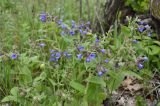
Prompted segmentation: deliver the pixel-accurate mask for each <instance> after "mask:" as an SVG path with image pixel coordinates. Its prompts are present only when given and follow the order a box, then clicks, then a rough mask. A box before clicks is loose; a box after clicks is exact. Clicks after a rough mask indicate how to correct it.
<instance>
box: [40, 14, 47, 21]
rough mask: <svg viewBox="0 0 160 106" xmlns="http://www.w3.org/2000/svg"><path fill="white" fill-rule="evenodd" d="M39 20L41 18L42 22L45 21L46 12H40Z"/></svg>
mask: <svg viewBox="0 0 160 106" xmlns="http://www.w3.org/2000/svg"><path fill="white" fill-rule="evenodd" d="M40 20H41V21H42V22H46V14H45V13H42V14H41V15H40Z"/></svg>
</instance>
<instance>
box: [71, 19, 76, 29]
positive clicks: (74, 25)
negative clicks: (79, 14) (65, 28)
mask: <svg viewBox="0 0 160 106" xmlns="http://www.w3.org/2000/svg"><path fill="white" fill-rule="evenodd" d="M75 27H76V24H75V21H73V20H72V28H75Z"/></svg>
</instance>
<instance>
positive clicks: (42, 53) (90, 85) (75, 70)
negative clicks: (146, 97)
mask: <svg viewBox="0 0 160 106" xmlns="http://www.w3.org/2000/svg"><path fill="white" fill-rule="evenodd" d="M15 1H16V2H13V1H12V0H11V1H10V0H2V1H1V3H2V9H3V12H2V22H3V23H2V26H3V27H2V28H1V29H2V30H1V31H2V34H1V35H0V38H2V39H0V40H1V41H0V44H1V45H2V46H0V73H1V74H0V94H2V95H0V99H1V102H3V103H4V102H6V103H9V104H11V105H12V104H13V105H24V106H35V105H36V106H41V105H42V106H60V105H64V106H100V105H101V104H102V102H103V100H105V99H106V97H107V98H110V96H111V94H112V92H113V91H115V90H117V89H118V88H119V87H120V86H121V83H122V81H123V80H124V78H125V77H126V76H133V77H135V78H137V79H139V80H140V81H146V82H147V81H148V79H149V78H151V76H152V69H153V68H154V69H157V70H158V69H160V65H159V64H160V61H159V58H158V56H159V53H160V49H159V48H158V46H160V42H159V41H156V40H152V39H151V37H148V36H147V33H148V32H150V31H151V29H149V30H145V31H144V32H142V33H140V32H139V31H137V28H138V27H139V25H138V24H137V22H139V21H140V20H139V19H137V18H136V19H131V18H128V21H129V24H128V26H124V25H121V31H120V33H118V32H117V26H116V25H115V27H114V29H111V30H110V31H109V32H108V33H106V34H107V36H101V35H99V36H98V35H96V34H94V33H92V31H91V29H90V27H91V26H90V25H88V23H87V22H86V21H82V22H81V21H74V22H73V20H78V18H77V17H78V16H79V13H78V9H77V6H79V5H78V3H77V2H76V3H77V4H75V5H74V2H73V1H75V0H69V1H70V2H66V1H62V0H55V2H51V1H48V0H39V1H36V0H35V1H34V0H28V3H26V0H24V1H25V2H22V1H20V0H15ZM33 1H34V2H33ZM46 3H47V6H46V5H45V4H46ZM63 3H64V4H65V5H64V6H62V5H63ZM83 3H84V1H83ZM20 4H21V5H20ZM26 4H28V5H27V6H26ZM91 4H94V2H93V0H91ZM71 5H72V6H73V5H74V7H72V6H71ZM25 6H26V8H24V7H25ZM54 6H55V7H54ZM83 6H84V5H83ZM33 7H34V8H33ZM53 7H54V8H53ZM84 7H85V6H84ZM93 7H94V6H93ZM90 8H92V7H90ZM32 9H33V10H32ZM92 11H93V10H92ZM41 12H45V13H46V17H47V19H46V21H45V22H41V20H40V19H39V17H40V14H41ZM85 12H86V10H84V13H85ZM92 15H93V12H92ZM55 16H58V18H56V19H55V20H53V19H52V18H55ZM86 17H87V15H86V14H85V15H84V17H83V18H84V19H87V18H86ZM61 18H62V23H63V25H65V28H62V24H61V25H59V24H58V21H60V19H61ZM71 20H72V21H71ZM73 23H74V24H75V25H76V26H77V27H75V28H73V25H72V24H73ZM82 26H83V27H82ZM79 27H82V28H79ZM80 29H81V30H80ZM70 31H74V32H75V34H74V35H71V34H70ZM81 31H83V33H82V32H81ZM62 32H65V34H64V35H63V33H62ZM117 35H118V36H117ZM135 39H136V40H138V41H139V42H138V43H134V42H133V40H135ZM80 46H83V47H84V50H82V51H81V50H79V47H80ZM51 50H54V51H52V53H51ZM102 50H105V51H103V52H102ZM13 54H16V56H17V57H16V58H13V57H12V55H13ZM78 54H82V57H81V58H80V57H78ZM91 54H92V57H91ZM93 54H95V56H94V55H93ZM144 56H147V57H148V59H149V60H148V61H146V62H142V63H143V65H144V68H142V69H139V67H137V64H138V62H137V59H138V58H139V57H141V58H142V57H144ZM54 59H57V60H54ZM87 59H90V60H87ZM146 70H147V71H146ZM140 100H141V99H139V98H138V99H137V103H138V104H140V102H139V101H140Z"/></svg>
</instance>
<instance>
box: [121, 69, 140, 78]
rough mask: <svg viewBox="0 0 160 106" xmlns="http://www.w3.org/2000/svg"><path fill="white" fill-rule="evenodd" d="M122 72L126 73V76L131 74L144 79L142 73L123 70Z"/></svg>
mask: <svg viewBox="0 0 160 106" xmlns="http://www.w3.org/2000/svg"><path fill="white" fill-rule="evenodd" d="M122 74H124V75H125V76H127V75H131V76H134V77H136V78H138V79H143V78H142V77H141V76H140V75H138V74H136V73H135V72H133V71H122Z"/></svg>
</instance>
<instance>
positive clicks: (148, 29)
mask: <svg viewBox="0 0 160 106" xmlns="http://www.w3.org/2000/svg"><path fill="white" fill-rule="evenodd" d="M137 30H138V31H139V32H140V33H142V32H144V31H145V32H147V36H148V37H151V36H152V33H151V26H150V25H148V24H146V23H145V22H143V21H140V22H138V28H137Z"/></svg>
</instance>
